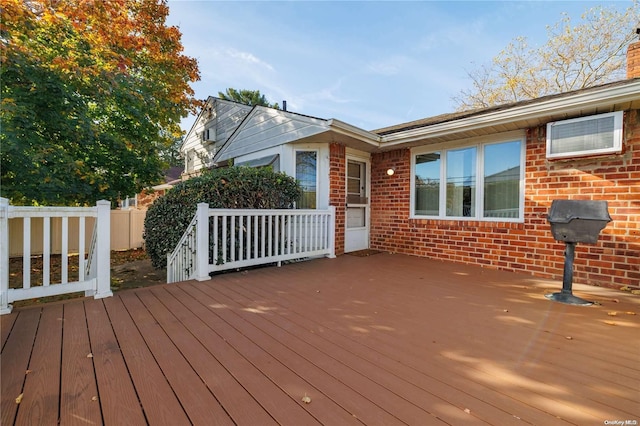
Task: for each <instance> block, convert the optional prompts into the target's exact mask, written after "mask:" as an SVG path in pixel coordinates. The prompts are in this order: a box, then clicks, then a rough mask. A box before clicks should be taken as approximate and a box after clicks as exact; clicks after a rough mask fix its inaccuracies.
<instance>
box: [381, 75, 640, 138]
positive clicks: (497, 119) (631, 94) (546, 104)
mask: <svg viewBox="0 0 640 426" xmlns="http://www.w3.org/2000/svg"><path fill="white" fill-rule="evenodd" d="M638 97H640V81H634V82H633V83H631V84H628V85H624V86H620V87H615V88H610V87H607V88H602V89H600V90H594V91H589V92H588V93H577V94H574V95H571V96H563V97H560V98H553V99H547V100H544V101H540V102H534V103H529V104H526V105H520V106H514V107H512V108H508V109H503V110H499V111H491V112H487V113H485V114H479V115H474V116H471V117H466V118H461V119H457V120H451V121H447V122H443V123H437V124H432V125H427V126H424V127H419V128H415V129H409V130H404V131H399V132H397V133H391V134H388V135H384V136H382V138H381V141H380V146H381V147H388V146H393V145H399V144H404V143H410V142H415V141H418V140H421V139H427V138H432V137H440V136H446V135H450V134H455V133H461V132H465V131H471V130H478V129H482V128H485V127H491V126H497V125H501V124H507V123H513V122H514V121H516V120H533V119H537V118H542V117H546V116H549V115H553V114H554V113H558V112H572V111H579V110H581V109H583V108H587V107H593V106H598V105H611V104H615V103H622V102H629V101H632V100H637V99H638Z"/></svg>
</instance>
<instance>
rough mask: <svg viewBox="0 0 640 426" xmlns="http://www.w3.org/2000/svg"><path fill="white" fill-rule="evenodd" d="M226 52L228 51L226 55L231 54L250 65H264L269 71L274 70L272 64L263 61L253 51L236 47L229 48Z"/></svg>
mask: <svg viewBox="0 0 640 426" xmlns="http://www.w3.org/2000/svg"><path fill="white" fill-rule="evenodd" d="M225 53H226V55H228V56H230V57H231V58H234V59H239V60H240V61H242V62H246V63H248V64H249V65H258V66H261V67H264V68H266V69H268V70H269V71H274V68H273V66H271V64H269V63H267V62H264V61H262V60H261V59H259V58H258V57H256V56H255V55H254V54H252V53H249V52H242V51H240V50H236V49H234V48H227V50H226V52H225Z"/></svg>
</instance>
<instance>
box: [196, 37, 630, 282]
mask: <svg viewBox="0 0 640 426" xmlns="http://www.w3.org/2000/svg"><path fill="white" fill-rule="evenodd" d="M639 46H640V43H638V44H636V45H632V46H630V48H629V54H628V55H629V57H628V64H629V74H628V77H629V78H628V79H627V80H624V81H620V82H615V83H610V84H606V85H602V86H598V87H593V88H588V89H582V90H578V91H574V92H570V93H563V94H559V95H553V96H546V97H544V98H539V99H534V100H529V101H523V102H518V103H513V104H509V105H501V106H498V107H493V108H487V109H482V110H475V111H469V112H464V113H455V114H445V115H440V116H437V117H432V118H427V119H423V120H418V121H414V122H410V123H404V124H400V125H396V126H391V127H387V128H384V129H378V130H375V131H365V130H362V129H359V128H357V127H354V126H351V125H349V124H347V123H344V122H341V121H339V120H335V119H328V120H326V119H321V118H316V117H309V116H305V115H302V114H296V113H293V112H288V111H281V110H275V109H271V108H267V107H262V106H255V107H247V106H241V105H239V104H235V103H233V102H227V101H221V100H219V99H214V98H210V99H209V101H208V104H207V106H208V107H210V108H211V109H210V110H208V111H207V112H206V113H205V112H204V111H203V113H202V114H201V115H200V116H199V117H198V119H197V121H196V124H194V127H193V128H192V129H191V131H190V132H189V135H188V138H187V140H186V141H185V145H184V148H185V149H187V150H193V151H194V152H196V153H197V152H203V153H204V152H206V154H207V155H209V157H208V162H207V163H206V166H213V165H224V164H229V163H230V162H233V164H235V165H239V164H245V165H249V166H256V167H257V166H263V165H271V166H272V167H274V169H276V170H280V171H284V172H286V173H287V174H289V175H292V176H295V177H296V178H297V179H299V180H300V182H301V184H302V186H303V190H304V193H305V195H304V197H303V198H302V199H301V201H300V202H299V203H298V207H300V208H319V209H323V208H326V207H327V206H329V205H333V206H336V216H337V217H336V254H341V253H346V252H352V251H357V250H362V249H367V248H370V249H377V250H383V251H390V252H397V253H405V254H410V255H417V256H424V257H429V258H434V259H441V260H446V261H453V262H461V263H470V264H477V265H482V266H486V267H491V268H498V269H503V270H509V271H520V272H526V273H530V274H533V275H536V276H539V277H546V278H554V279H558V278H561V277H562V273H563V266H564V257H563V249H564V244H562V243H559V242H556V241H554V239H553V237H552V235H551V232H550V226H549V224H548V222H547V214H548V211H549V207H550V206H551V202H552V201H553V200H554V199H584V200H606V201H607V202H608V204H609V212H610V214H611V217H612V218H613V222H612V223H610V224H609V225H608V226H607V227H606V228H605V229H604V230H603V231H602V233H601V236H600V240H599V241H598V243H597V244H596V245H587V244H578V246H577V250H576V261H575V273H574V282H578V283H587V284H594V285H603V286H634V287H640V78H638V77H640V60H638V59H640V48H638V47H639ZM636 53H638V55H637V58H636V57H634V56H633V55H634V54H636ZM634 64H637V65H638V67H637V68H635V69H634ZM243 107H244V108H243ZM230 111H233V112H230ZM223 114H226V115H223ZM205 115H206V117H207V119H205V117H204V116H205ZM223 116H228V117H234V120H228V121H227V124H225V126H224V127H223V131H224V132H225V133H224V135H225V137H224V138H220V137H219V138H214V142H213V147H212V145H211V144H209V143H208V142H203V143H197V141H198V140H203V139H202V137H201V136H200V133H202V132H203V130H204V129H206V128H207V126H210V125H211V124H210V123H211V120H214V121H215V119H216V118H218V117H220V118H222V117H223ZM212 117H213V118H212ZM220 124H221V123H220V121H218V124H217V125H220ZM217 131H218V128H217V127H216V132H217ZM217 135H219V134H217ZM205 140H206V138H205ZM188 165H189V163H187V166H188ZM203 166H204V165H203V164H202V163H201V162H200V163H199V162H198V161H196V160H194V162H193V167H192V169H188V170H187V171H188V172H197V170H199V169H200V168H201V167H203ZM425 272H426V273H428V271H425Z"/></svg>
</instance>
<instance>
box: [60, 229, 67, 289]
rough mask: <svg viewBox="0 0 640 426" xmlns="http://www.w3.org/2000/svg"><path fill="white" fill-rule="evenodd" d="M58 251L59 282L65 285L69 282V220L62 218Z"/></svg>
mask: <svg viewBox="0 0 640 426" xmlns="http://www.w3.org/2000/svg"><path fill="white" fill-rule="evenodd" d="M60 251H61V252H62V253H60V256H61V257H60V260H61V271H60V282H61V283H62V284H66V283H68V282H69V218H68V217H67V216H64V217H63V218H62V244H61V248H60Z"/></svg>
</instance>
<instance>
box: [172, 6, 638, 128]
mask: <svg viewBox="0 0 640 426" xmlns="http://www.w3.org/2000/svg"><path fill="white" fill-rule="evenodd" d="M599 4H603V5H606V6H613V7H616V8H618V9H619V10H623V9H625V8H627V7H629V6H630V5H631V0H627V1H606V2H589V1H490V2H483V1H470V2H469V1H446V2H445V1H441V2H438V1H411V2H391V1H388V2H383V1H351V2H346V1H335V2H332V1H316V2H310V1H258V2H247V1H212V0H209V1H205V0H200V1H194V0H170V1H169V8H170V14H169V18H168V21H167V23H168V24H169V25H176V26H179V27H180V30H181V32H182V34H183V36H182V43H183V45H184V48H185V53H186V54H187V55H188V56H191V57H194V58H196V59H197V60H198V63H199V67H200V72H201V81H199V82H197V83H195V84H194V85H193V88H194V90H195V92H196V96H197V97H198V98H201V99H205V98H207V97H208V96H210V95H212V96H217V94H218V92H219V91H224V90H225V89H226V88H228V87H233V88H235V89H250V90H260V92H261V93H262V94H264V95H265V96H266V97H267V99H268V100H269V101H270V102H278V103H279V104H280V105H282V101H283V100H286V101H287V109H288V110H290V111H295V112H299V113H301V114H307V115H311V116H315V117H321V118H327V119H328V118H336V119H339V120H342V121H346V122H347V123H349V124H352V125H355V126H358V127H361V128H363V129H366V130H372V129H376V128H381V127H385V126H390V125H394V124H399V123H403V122H407V121H411V120H417V119H420V118H425V117H431V116H435V115H438V114H442V113H446V112H452V111H454V109H455V104H454V102H453V101H452V97H453V96H456V95H458V94H459V92H460V90H462V89H465V88H469V87H470V86H471V81H470V79H469V77H468V75H467V74H468V72H469V71H472V70H474V69H477V68H478V67H479V66H480V65H482V64H488V63H490V61H491V59H492V58H493V57H494V56H496V55H497V54H498V53H499V52H500V50H502V49H503V48H504V47H505V46H506V45H507V44H508V43H509V42H510V41H511V40H513V39H514V38H515V37H518V36H525V37H527V39H528V40H529V43H530V44H531V45H533V46H535V45H540V44H543V43H544V42H545V41H546V35H547V33H546V26H547V25H552V24H554V23H556V22H558V21H559V20H560V19H561V17H562V15H561V14H562V12H566V13H568V14H569V16H571V17H572V18H573V19H574V21H575V20H577V19H578V18H579V16H580V15H581V14H582V13H583V12H584V11H585V10H586V9H588V8H590V7H594V6H597V5H599ZM193 120H194V118H193V117H189V118H188V119H185V120H184V121H183V125H182V127H183V128H184V129H185V130H188V128H189V127H190V126H191V124H192V123H193Z"/></svg>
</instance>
